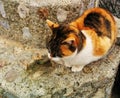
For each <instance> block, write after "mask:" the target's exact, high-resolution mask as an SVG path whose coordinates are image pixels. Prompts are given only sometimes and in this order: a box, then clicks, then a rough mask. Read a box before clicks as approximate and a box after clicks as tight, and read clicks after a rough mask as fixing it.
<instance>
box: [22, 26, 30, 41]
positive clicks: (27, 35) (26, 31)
mask: <svg viewBox="0 0 120 98" xmlns="http://www.w3.org/2000/svg"><path fill="white" fill-rule="evenodd" d="M22 32H23V39H27V40H28V39H31V38H32V35H31V33H30V30H29V28H28V27H24V28H23V29H22Z"/></svg>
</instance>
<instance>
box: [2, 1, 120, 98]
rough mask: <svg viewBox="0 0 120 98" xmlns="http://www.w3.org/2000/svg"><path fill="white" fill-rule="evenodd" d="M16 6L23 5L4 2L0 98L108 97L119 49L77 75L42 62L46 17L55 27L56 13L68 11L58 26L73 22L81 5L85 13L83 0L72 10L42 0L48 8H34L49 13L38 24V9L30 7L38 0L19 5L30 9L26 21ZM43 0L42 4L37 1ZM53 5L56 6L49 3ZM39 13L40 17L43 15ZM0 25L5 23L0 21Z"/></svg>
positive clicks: (46, 30)
mask: <svg viewBox="0 0 120 98" xmlns="http://www.w3.org/2000/svg"><path fill="white" fill-rule="evenodd" d="M20 1H22V0H11V1H8V0H4V7H5V11H6V17H7V18H6V21H8V22H9V25H10V27H9V29H5V28H4V27H3V26H0V31H1V32H0V97H3V98H4V97H5V98H6V97H7V98H109V97H110V95H111V88H112V85H113V83H114V77H115V74H116V71H117V68H118V64H119V62H120V46H117V45H116V46H115V47H114V48H113V49H112V51H111V52H110V54H109V55H108V56H106V57H105V58H103V59H101V60H99V61H97V62H94V63H91V64H89V65H87V66H86V67H85V68H84V69H83V71H81V72H77V73H73V72H71V70H70V69H69V68H66V67H64V66H60V65H58V64H53V65H54V66H51V63H50V62H47V58H46V55H47V50H46V48H45V41H46V38H47V37H48V36H50V31H49V28H48V27H47V25H46V23H45V18H48V19H51V20H53V21H55V22H57V11H58V9H64V10H65V11H67V18H66V19H65V20H64V21H62V22H65V23H67V22H69V21H72V20H74V19H75V18H77V17H78V16H79V13H80V9H81V5H83V4H84V5H85V6H84V7H85V8H87V5H88V0H84V2H83V4H80V3H78V5H74V4H75V3H76V2H77V0H76V2H75V3H73V5H72V6H71V5H69V4H65V5H64V6H61V5H62V4H61V5H59V6H57V5H54V6H53V5H52V6H50V3H49V2H50V1H48V0H47V1H48V5H46V6H44V7H42V6H43V5H39V7H40V8H44V9H47V10H45V13H46V12H47V13H48V12H49V14H44V15H42V17H43V18H41V19H40V17H39V15H38V14H37V12H38V9H39V8H38V7H36V6H33V5H34V4H40V1H39V0H35V1H34V0H29V1H30V2H34V3H32V4H31V3H30V4H29V3H28V2H27V1H28V0H23V2H22V3H25V4H26V5H27V8H28V9H29V16H27V17H25V18H24V19H22V18H20V17H19V14H18V12H17V8H18V6H19V3H20ZM43 1H44V2H45V1H46V0H41V2H43ZM56 1H57V0H56ZM59 1H60V2H61V1H62V0H59ZM65 1H67V0H64V2H65ZM68 1H70V2H73V1H74V0H68ZM91 1H92V0H91ZM6 2H7V3H6ZM37 2H39V3H37ZM78 2H80V0H78ZM53 3H54V4H56V3H55V1H54V0H53ZM41 4H44V3H41ZM92 5H93V3H92ZM90 7H91V5H90ZM85 8H84V10H85ZM42 12H43V13H44V10H42ZM73 16H74V17H73ZM44 17H45V18H44ZM0 20H4V18H3V17H2V16H0ZM26 27H27V31H26V29H25V31H26V32H27V35H26V33H25V36H27V37H28V38H29V40H28V39H25V38H24V37H23V28H26ZM28 28H29V30H28ZM46 62H47V63H46Z"/></svg>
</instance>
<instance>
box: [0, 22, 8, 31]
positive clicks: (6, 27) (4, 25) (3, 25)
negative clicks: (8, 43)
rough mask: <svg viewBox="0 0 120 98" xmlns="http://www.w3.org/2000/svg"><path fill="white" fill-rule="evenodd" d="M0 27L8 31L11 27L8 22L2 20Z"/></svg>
mask: <svg viewBox="0 0 120 98" xmlns="http://www.w3.org/2000/svg"><path fill="white" fill-rule="evenodd" d="M0 25H1V26H2V27H4V28H5V29H7V30H8V29H10V25H9V23H8V21H7V20H0Z"/></svg>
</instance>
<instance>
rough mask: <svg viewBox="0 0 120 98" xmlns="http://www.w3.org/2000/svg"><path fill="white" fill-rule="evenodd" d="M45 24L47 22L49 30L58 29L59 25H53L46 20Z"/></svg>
mask: <svg viewBox="0 0 120 98" xmlns="http://www.w3.org/2000/svg"><path fill="white" fill-rule="evenodd" d="M46 22H47V24H48V26H49V27H50V28H51V29H53V28H57V27H59V24H57V23H54V22H52V21H50V20H48V19H47V20H46Z"/></svg>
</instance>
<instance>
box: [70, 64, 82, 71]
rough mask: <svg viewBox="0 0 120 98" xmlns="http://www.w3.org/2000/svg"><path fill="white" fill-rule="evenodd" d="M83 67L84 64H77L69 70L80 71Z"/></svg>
mask: <svg viewBox="0 0 120 98" xmlns="http://www.w3.org/2000/svg"><path fill="white" fill-rule="evenodd" d="M83 67H84V66H80V65H79V66H73V67H72V69H71V70H72V71H73V72H80V71H82V69H83Z"/></svg>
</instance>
